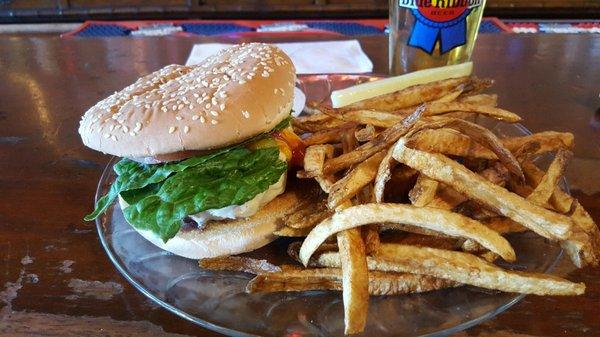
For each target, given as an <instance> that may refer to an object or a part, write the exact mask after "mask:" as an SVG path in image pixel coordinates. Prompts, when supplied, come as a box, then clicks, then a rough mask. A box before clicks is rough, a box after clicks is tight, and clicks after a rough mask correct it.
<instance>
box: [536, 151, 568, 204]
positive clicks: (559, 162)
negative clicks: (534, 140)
mask: <svg viewBox="0 0 600 337" xmlns="http://www.w3.org/2000/svg"><path fill="white" fill-rule="evenodd" d="M572 156H573V153H572V152H571V151H566V150H559V151H558V152H557V153H556V156H555V157H554V160H553V161H552V163H551V164H550V166H549V167H548V171H546V174H545V175H544V176H543V177H542V179H541V180H540V182H539V184H538V185H537V186H536V187H535V189H534V190H533V192H532V193H531V194H530V195H529V196H528V197H527V200H529V201H531V202H533V203H536V204H538V205H546V204H547V203H548V201H549V200H550V197H551V196H552V194H553V193H554V191H555V190H556V188H557V187H558V181H559V180H560V178H562V176H563V174H564V172H565V168H566V167H567V163H568V162H569V160H570V159H571V157H572Z"/></svg>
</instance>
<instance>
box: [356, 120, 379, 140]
mask: <svg viewBox="0 0 600 337" xmlns="http://www.w3.org/2000/svg"><path fill="white" fill-rule="evenodd" d="M375 136H377V130H375V127H374V126H373V125H370V124H367V125H365V126H364V127H363V128H362V129H358V130H356V132H354V137H355V138H356V140H357V141H359V142H361V143H364V142H368V141H371V140H373V138H375Z"/></svg>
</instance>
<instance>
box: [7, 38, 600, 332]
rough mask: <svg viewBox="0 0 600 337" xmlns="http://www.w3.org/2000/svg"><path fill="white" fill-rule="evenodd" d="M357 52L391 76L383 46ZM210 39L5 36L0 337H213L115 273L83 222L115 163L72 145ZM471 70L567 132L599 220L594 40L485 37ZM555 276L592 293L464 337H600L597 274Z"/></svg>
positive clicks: (565, 269) (374, 43)
mask: <svg viewBox="0 0 600 337" xmlns="http://www.w3.org/2000/svg"><path fill="white" fill-rule="evenodd" d="M304 39H315V38H314V37H313V38H311V37H305V38H304ZM360 40H361V43H362V46H363V48H364V50H365V51H366V53H367V54H368V55H369V56H370V57H371V59H372V60H373V62H374V64H375V72H378V73H384V72H386V67H387V40H386V39H385V38H383V37H367V38H361V39H360ZM206 41H215V40H214V39H209V38H178V37H165V38H140V39H131V38H129V39H121V38H107V39H60V38H48V37H42V38H39V37H38V38H34V37H29V38H28V37H11V38H3V39H2V38H0V172H1V174H0V308H1V309H0V335H3V334H6V335H22V336H28V335H32V334H33V335H36V334H37V335H44V336H46V335H61V336H71V335H72V336H85V335H101V336H137V335H157V336H158V335H170V336H174V335H179V334H181V335H201V336H216V335H217V334H215V333H213V332H210V331H208V330H205V329H203V328H200V327H199V326H196V325H194V324H192V323H189V322H187V321H185V320H183V319H181V318H179V317H177V316H175V315H173V314H171V313H169V312H167V311H166V310H163V309H161V308H159V307H157V306H156V305H154V304H153V303H151V301H150V300H148V299H146V298H145V297H144V296H143V295H142V294H140V293H139V292H138V291H137V290H135V289H134V288H133V287H132V286H130V285H129V284H128V283H127V281H126V280H125V279H124V278H123V277H121V275H120V274H119V273H118V272H117V271H116V269H115V268H114V267H113V265H112V264H111V262H110V261H109V259H108V258H107V256H106V255H105V253H104V251H103V249H102V246H101V245H100V242H99V240H98V237H97V233H96V229H95V224H94V223H89V222H84V221H83V220H82V218H83V216H84V215H85V214H86V213H88V212H89V211H90V210H91V208H92V203H93V196H94V193H95V190H96V184H97V182H98V179H99V177H100V174H101V172H102V169H103V167H104V166H105V164H106V163H107V161H108V160H109V157H108V156H105V155H102V154H100V153H98V152H95V151H92V150H90V149H87V148H85V147H84V146H83V145H82V144H81V141H80V138H79V135H78V134H77V126H78V121H79V118H80V116H81V114H82V113H83V112H84V111H85V110H86V109H87V108H88V107H89V106H91V105H93V104H94V103H95V102H96V101H98V100H100V99H101V98H104V97H105V96H107V95H108V94H109V93H112V92H113V91H115V90H119V89H121V88H123V87H124V86H126V85H127V84H129V83H131V82H133V81H134V80H136V79H137V78H138V77H139V76H140V75H143V74H146V73H149V72H151V71H153V70H155V69H157V68H160V67H162V66H164V65H166V64H170V63H183V62H185V60H186V58H187V55H188V53H189V51H190V50H191V47H192V44H194V43H200V42H206ZM267 41H273V40H267ZM473 59H474V61H475V64H476V70H475V73H476V74H477V75H479V76H489V77H492V78H494V79H495V80H496V85H495V87H494V89H493V91H494V92H496V93H498V94H499V96H500V106H501V107H504V108H507V109H509V110H512V111H515V112H517V113H519V114H520V115H522V116H523V117H524V124H525V125H526V126H527V127H528V128H529V129H531V130H532V131H534V132H535V131H540V130H558V131H570V132H573V133H574V134H575V136H576V144H577V145H576V148H575V157H574V159H573V161H572V163H571V166H570V167H569V169H568V172H567V178H568V179H569V182H570V184H571V188H572V193H573V194H574V195H575V196H576V197H577V198H579V200H580V201H581V203H582V204H583V205H584V207H585V208H586V209H587V210H588V211H589V212H590V213H591V214H592V216H593V217H594V219H595V221H596V222H599V221H600V199H599V192H600V179H599V178H598V177H599V175H598V170H599V169H600V166H599V165H598V164H599V163H600V132H599V130H600V110H599V107H600V99H599V93H600V62H599V61H598V60H600V38H599V37H598V36H597V35H596V36H594V35H592V34H589V35H544V34H538V35H499V34H495V35H483V36H481V37H480V39H479V41H478V43H477V47H476V51H475V53H474V56H473ZM556 273H558V274H561V275H564V276H565V277H567V278H569V279H570V280H573V281H582V282H585V283H586V284H587V292H586V294H585V295H584V296H581V297H567V298H561V297H537V296H527V297H525V299H524V300H522V301H521V302H520V303H518V304H516V305H515V306H514V307H512V308H511V309H510V310H508V311H506V312H504V313H502V314H500V315H499V316H497V317H496V318H494V319H492V320H490V321H487V322H485V323H483V324H481V325H479V326H476V327H473V328H471V329H469V330H467V331H465V332H462V333H459V334H458V335H459V336H492V335H504V336H510V335H513V336H583V335H588V336H598V335H600V319H599V318H598V317H600V268H587V269H583V270H574V269H573V268H572V267H571V266H570V264H569V263H568V262H567V261H565V260H564V259H563V261H561V263H559V266H558V269H557V270H556Z"/></svg>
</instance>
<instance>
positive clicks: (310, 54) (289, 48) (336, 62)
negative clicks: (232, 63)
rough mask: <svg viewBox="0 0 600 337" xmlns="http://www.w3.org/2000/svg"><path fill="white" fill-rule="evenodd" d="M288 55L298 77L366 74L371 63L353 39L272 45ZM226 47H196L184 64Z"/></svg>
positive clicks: (210, 45) (196, 61)
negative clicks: (305, 75) (304, 75)
mask: <svg viewBox="0 0 600 337" xmlns="http://www.w3.org/2000/svg"><path fill="white" fill-rule="evenodd" d="M276 45H277V46H278V47H279V48H281V49H283V51H284V52H285V53H286V54H288V55H289V56H290V58H291V59H292V61H293V62H294V66H295V67H296V72H297V73H298V74H331V73H346V74H352V73H368V72H372V71H373V63H372V62H371V60H370V59H369V57H367V55H366V54H365V53H364V52H363V50H362V48H361V47H360V43H359V42H358V41H357V40H349V41H320V42H289V43H276ZM228 46H230V44H224V43H203V44H196V45H194V47H193V48H192V52H191V53H190V56H189V57H188V59H187V62H186V63H185V64H186V65H192V64H197V63H200V62H201V61H202V60H204V59H205V58H207V57H208V56H210V55H212V54H214V53H216V52H217V51H219V50H221V49H223V48H226V47H228Z"/></svg>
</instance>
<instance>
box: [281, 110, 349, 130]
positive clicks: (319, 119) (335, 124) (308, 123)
mask: <svg viewBox="0 0 600 337" xmlns="http://www.w3.org/2000/svg"><path fill="white" fill-rule="evenodd" d="M344 124H346V122H344V121H343V120H341V119H336V118H333V117H331V116H329V115H326V114H318V115H310V116H302V117H296V118H294V119H292V126H293V127H294V128H295V129H298V130H302V131H306V132H319V131H324V130H330V129H336V128H339V127H341V126H342V125H344Z"/></svg>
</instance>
